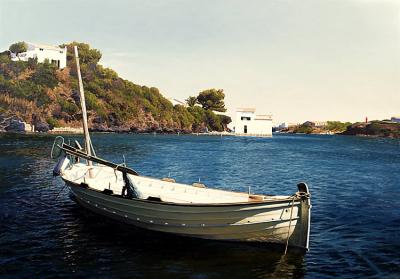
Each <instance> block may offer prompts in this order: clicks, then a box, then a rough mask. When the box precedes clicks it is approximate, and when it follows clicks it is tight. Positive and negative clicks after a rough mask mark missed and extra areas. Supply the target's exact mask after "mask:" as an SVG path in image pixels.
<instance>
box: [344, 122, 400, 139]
mask: <svg viewBox="0 0 400 279" xmlns="http://www.w3.org/2000/svg"><path fill="white" fill-rule="evenodd" d="M340 134H341V135H350V136H369V137H385V138H400V123H395V122H391V121H371V122H368V123H361V122H358V123H354V124H352V125H351V126H349V127H347V129H346V131H344V132H342V133H340Z"/></svg>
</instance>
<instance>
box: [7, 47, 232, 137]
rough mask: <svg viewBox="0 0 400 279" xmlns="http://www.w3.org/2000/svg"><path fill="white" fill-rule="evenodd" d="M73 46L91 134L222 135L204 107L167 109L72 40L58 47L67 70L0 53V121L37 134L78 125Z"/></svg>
mask: <svg viewBox="0 0 400 279" xmlns="http://www.w3.org/2000/svg"><path fill="white" fill-rule="evenodd" d="M73 45H77V46H78V49H79V56H80V64H81V72H82V78H83V83H84V88H85V97H86V105H87V108H88V118H89V127H90V129H91V130H94V131H113V132H153V131H157V132H170V133H173V132H183V133H189V132H202V131H204V130H205V129H206V128H207V129H208V130H211V131H213V130H214V131H223V130H224V129H226V127H227V124H228V123H229V122H230V121H231V120H230V118H229V117H227V116H223V115H216V114H215V113H214V112H213V111H212V110H211V109H207V107H204V106H203V107H204V108H203V107H200V106H197V105H194V104H193V106H192V107H188V108H186V107H184V106H182V105H176V106H173V105H172V103H171V102H170V101H168V100H167V99H166V98H164V97H163V95H162V94H161V93H160V91H159V90H158V89H157V88H155V87H148V86H143V85H138V84H135V83H133V82H131V81H128V80H125V79H122V78H120V77H119V76H118V74H117V73H116V72H115V71H113V70H112V69H109V68H105V67H103V66H102V65H100V64H99V61H100V59H101V57H102V54H101V52H100V51H99V50H97V49H92V48H90V46H89V45H88V44H85V43H76V42H73V43H70V44H65V45H62V47H64V46H67V49H68V53H67V67H65V68H63V69H58V68H56V67H55V66H54V65H52V64H50V63H47V62H45V63H37V61H35V60H34V59H30V60H29V61H27V62H24V61H11V59H10V52H9V51H4V52H2V53H0V118H3V119H6V118H7V117H8V118H9V117H10V116H12V117H14V118H18V119H21V120H22V121H25V122H27V123H32V124H34V125H35V126H36V127H37V128H38V129H39V130H40V131H47V130H48V129H51V128H52V127H66V126H68V127H79V126H81V118H82V115H81V111H80V107H79V94H78V81H77V76H76V67H75V61H74V57H73V52H72V51H73ZM212 90H214V89H212ZM221 93H222V90H221ZM224 96H225V95H224V94H222V98H223V97H224ZM223 111H225V109H223ZM0 122H1V119H0Z"/></svg>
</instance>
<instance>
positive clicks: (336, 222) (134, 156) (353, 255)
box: [0, 134, 400, 279]
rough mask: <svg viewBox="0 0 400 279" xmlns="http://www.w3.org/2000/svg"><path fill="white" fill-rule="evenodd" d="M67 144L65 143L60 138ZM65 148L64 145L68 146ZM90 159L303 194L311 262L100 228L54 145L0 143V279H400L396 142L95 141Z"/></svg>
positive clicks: (223, 185) (311, 138)
mask: <svg viewBox="0 0 400 279" xmlns="http://www.w3.org/2000/svg"><path fill="white" fill-rule="evenodd" d="M67 138H68V137H67ZM71 138H72V137H71ZM92 138H93V143H94V146H95V148H96V150H97V153H98V155H99V156H100V157H104V158H106V159H109V160H112V161H114V162H122V161H123V158H122V155H124V156H125V158H126V162H127V163H128V165H129V166H130V167H132V168H134V169H136V170H137V171H138V172H140V173H141V174H143V175H147V176H154V177H166V176H171V177H173V178H175V179H176V180H177V181H179V182H185V183H192V182H195V181H198V180H199V178H200V180H201V181H202V182H203V183H205V184H206V185H208V186H210V187H216V188H220V189H233V190H239V191H247V189H248V187H249V186H250V187H251V191H252V192H256V193H264V194H287V195H290V194H293V193H294V192H295V191H296V184H297V183H298V182H300V181H305V182H307V183H308V184H309V187H310V190H311V193H312V204H313V208H312V218H311V240H310V246H311V247H310V249H311V250H310V251H309V252H308V253H307V254H306V255H299V254H295V253H290V254H289V255H287V256H286V257H282V252H281V251H279V250H271V249H269V248H268V247H263V246H261V247H260V246H248V245H242V244H232V243H220V242H213V241H202V240H195V239H184V238H179V237H173V236H168V235H164V234H158V233H152V232H146V231H142V230H139V229H135V228H133V227H125V226H123V225H119V224H116V223H112V222H108V221H105V220H104V219H102V218H101V217H98V216H95V215H93V214H91V213H89V212H87V211H85V210H83V209H81V208H80V207H79V206H78V205H76V204H75V203H74V202H73V201H72V200H71V199H70V198H69V195H68V191H67V190H66V189H65V188H63V183H62V182H61V181H60V180H59V178H53V177H52V168H53V166H54V164H55V163H54V161H52V160H51V159H50V158H49V153H50V149H51V145H52V142H53V139H54V137H53V136H49V135H43V136H23V135H19V136H16V135H6V134H3V135H0V278H54V277H72V276H73V277H78V278H93V277H94V278H155V277H157V278H196V279H197V278H331V277H332V278H400V141H399V140H393V139H376V138H359V137H351V136H347V137H346V136H318V135H276V136H274V137H273V138H242V137H212V136H198V137H197V136H176V135H173V136H167V135H156V136H154V135H130V134H94V135H93V137H92Z"/></svg>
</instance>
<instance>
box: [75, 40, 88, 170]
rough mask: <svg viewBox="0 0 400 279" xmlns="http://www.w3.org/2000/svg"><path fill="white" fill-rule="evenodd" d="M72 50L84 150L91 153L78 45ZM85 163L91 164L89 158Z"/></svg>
mask: <svg viewBox="0 0 400 279" xmlns="http://www.w3.org/2000/svg"><path fill="white" fill-rule="evenodd" d="M74 52H75V62H76V71H77V75H78V81H79V96H80V99H81V108H82V122H83V134H84V136H85V150H86V153H87V154H88V155H92V152H91V151H92V148H91V142H90V136H89V129H88V121H87V113H86V102H85V93H84V91H83V83H82V77H81V68H80V66H79V56H78V47H77V46H74ZM87 163H88V165H89V166H91V165H92V162H91V161H89V160H88V161H87Z"/></svg>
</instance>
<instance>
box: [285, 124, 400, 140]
mask: <svg viewBox="0 0 400 279" xmlns="http://www.w3.org/2000/svg"><path fill="white" fill-rule="evenodd" d="M280 132H281V133H289V134H317V135H345V136H361V137H382V138H400V123H397V122H392V121H389V120H374V121H370V122H356V123H353V124H350V125H347V126H346V127H345V128H344V129H329V127H313V126H311V125H306V124H301V125H297V126H293V127H290V128H287V129H284V130H282V131H280Z"/></svg>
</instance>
